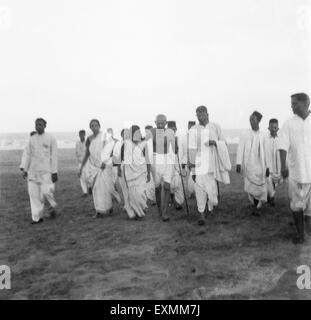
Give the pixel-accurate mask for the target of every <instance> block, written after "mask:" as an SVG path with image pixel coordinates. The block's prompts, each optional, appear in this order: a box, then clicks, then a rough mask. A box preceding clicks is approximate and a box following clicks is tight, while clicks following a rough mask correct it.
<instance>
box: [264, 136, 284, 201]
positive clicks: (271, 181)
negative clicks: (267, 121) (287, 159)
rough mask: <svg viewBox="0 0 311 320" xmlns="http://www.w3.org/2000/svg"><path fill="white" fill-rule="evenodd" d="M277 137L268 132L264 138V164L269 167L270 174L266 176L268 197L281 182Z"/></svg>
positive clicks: (273, 193)
mask: <svg viewBox="0 0 311 320" xmlns="http://www.w3.org/2000/svg"><path fill="white" fill-rule="evenodd" d="M278 141H279V137H278V136H276V137H272V136H271V135H270V134H269V135H268V136H266V137H265V139H264V147H265V154H266V164H267V167H268V168H269V171H270V175H269V177H268V178H267V192H268V196H269V197H270V198H273V197H274V196H275V190H276V187H277V186H278V185H280V184H281V183H282V181H283V180H282V176H281V159H280V153H279V151H278Z"/></svg>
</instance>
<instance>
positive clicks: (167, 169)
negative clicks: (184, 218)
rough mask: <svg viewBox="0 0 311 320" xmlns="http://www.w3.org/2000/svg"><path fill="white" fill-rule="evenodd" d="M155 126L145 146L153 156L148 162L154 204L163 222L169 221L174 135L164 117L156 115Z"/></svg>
mask: <svg viewBox="0 0 311 320" xmlns="http://www.w3.org/2000/svg"><path fill="white" fill-rule="evenodd" d="M155 124H156V128H152V129H151V130H150V135H151V136H150V137H149V138H150V139H147V141H148V142H147V144H148V151H149V154H153V157H152V158H151V159H150V162H151V172H152V176H153V180H154V184H155V195H156V202H157V206H158V210H159V215H160V218H161V219H162V220H163V221H164V222H165V221H169V216H168V214H167V209H168V204H169V200H170V189H171V180H172V176H173V170H174V163H175V153H174V150H175V134H174V131H173V130H172V129H167V128H166V124H167V119H166V116H165V115H163V114H159V115H157V117H156V120H155ZM162 189H163V190H162ZM162 191H163V192H162Z"/></svg>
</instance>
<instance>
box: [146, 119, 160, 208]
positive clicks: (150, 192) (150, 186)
mask: <svg viewBox="0 0 311 320" xmlns="http://www.w3.org/2000/svg"><path fill="white" fill-rule="evenodd" d="M151 129H152V126H150V125H147V126H145V138H144V140H145V141H146V143H147V144H148V141H149V140H150V139H151V140H150V141H152V132H151ZM146 195H147V198H148V203H149V204H150V205H151V206H155V205H156V204H157V202H156V196H155V186H154V181H153V177H152V175H150V181H149V182H147V187H146Z"/></svg>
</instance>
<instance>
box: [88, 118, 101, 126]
mask: <svg viewBox="0 0 311 320" xmlns="http://www.w3.org/2000/svg"><path fill="white" fill-rule="evenodd" d="M92 122H96V123H97V124H98V126H99V127H100V123H99V121H98V120H97V119H92V120H91V121H90V126H91V124H92Z"/></svg>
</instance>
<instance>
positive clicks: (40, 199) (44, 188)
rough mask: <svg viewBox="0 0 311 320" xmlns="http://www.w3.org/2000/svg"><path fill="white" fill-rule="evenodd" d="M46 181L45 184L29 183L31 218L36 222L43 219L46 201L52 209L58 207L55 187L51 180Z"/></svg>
mask: <svg viewBox="0 0 311 320" xmlns="http://www.w3.org/2000/svg"><path fill="white" fill-rule="evenodd" d="M46 180H47V181H44V182H36V181H32V180H29V181H28V193H29V198H30V207H31V216H32V220H33V221H36V222H37V221H39V219H40V218H42V217H43V210H44V203H45V201H48V203H49V204H50V206H51V207H52V208H55V207H56V205H57V204H56V201H55V198H54V192H55V185H54V183H52V181H51V179H48V178H46Z"/></svg>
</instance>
